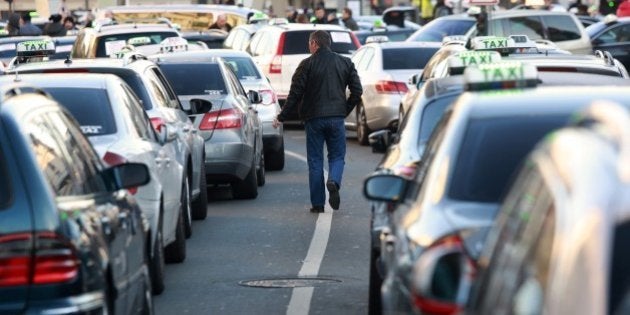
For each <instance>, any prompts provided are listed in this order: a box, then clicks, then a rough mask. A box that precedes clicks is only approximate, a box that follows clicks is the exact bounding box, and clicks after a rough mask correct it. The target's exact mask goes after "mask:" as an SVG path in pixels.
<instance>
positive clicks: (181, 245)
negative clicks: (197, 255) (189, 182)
mask: <svg viewBox="0 0 630 315" xmlns="http://www.w3.org/2000/svg"><path fill="white" fill-rule="evenodd" d="M182 210H183V207H180V209H179V215H178V216H177V227H176V228H175V241H174V242H173V243H171V244H168V246H166V248H164V260H165V261H166V262H167V263H181V262H183V261H184V260H185V259H186V234H185V232H184V215H183V213H182Z"/></svg>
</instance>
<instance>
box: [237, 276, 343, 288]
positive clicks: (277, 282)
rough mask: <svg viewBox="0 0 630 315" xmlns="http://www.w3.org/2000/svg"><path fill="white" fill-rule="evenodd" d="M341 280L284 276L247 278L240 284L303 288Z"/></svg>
mask: <svg viewBox="0 0 630 315" xmlns="http://www.w3.org/2000/svg"><path fill="white" fill-rule="evenodd" d="M340 282H341V280H336V279H327V278H284V279H262V280H245V281H241V282H239V283H238V284H240V285H242V286H246V287H255V288H301V287H319V286H323V285H328V284H335V283H340Z"/></svg>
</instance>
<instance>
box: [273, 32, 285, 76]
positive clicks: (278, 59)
mask: <svg viewBox="0 0 630 315" xmlns="http://www.w3.org/2000/svg"><path fill="white" fill-rule="evenodd" d="M285 38H286V34H284V33H282V35H280V40H279V41H278V49H277V50H276V54H275V55H274V56H273V59H272V60H271V64H270V65H269V73H276V74H278V73H282V53H283V52H284V41H285Z"/></svg>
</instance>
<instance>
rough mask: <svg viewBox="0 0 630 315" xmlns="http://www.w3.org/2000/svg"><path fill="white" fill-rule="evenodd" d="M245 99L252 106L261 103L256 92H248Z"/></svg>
mask: <svg viewBox="0 0 630 315" xmlns="http://www.w3.org/2000/svg"><path fill="white" fill-rule="evenodd" d="M247 97H248V98H249V102H250V103H252V104H260V103H262V98H261V97H260V94H258V92H256V91H251V90H250V91H249V92H247Z"/></svg>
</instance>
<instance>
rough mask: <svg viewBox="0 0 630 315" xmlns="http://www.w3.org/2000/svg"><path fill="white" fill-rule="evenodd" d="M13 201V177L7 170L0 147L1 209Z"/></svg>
mask: <svg viewBox="0 0 630 315" xmlns="http://www.w3.org/2000/svg"><path fill="white" fill-rule="evenodd" d="M10 201H11V179H10V178H9V173H8V172H7V164H6V162H5V160H4V154H3V153H2V148H1V147H0V209H4V208H6V207H7V206H8V205H9V203H10Z"/></svg>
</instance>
